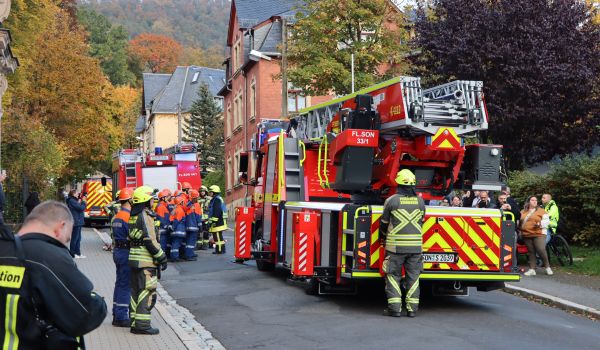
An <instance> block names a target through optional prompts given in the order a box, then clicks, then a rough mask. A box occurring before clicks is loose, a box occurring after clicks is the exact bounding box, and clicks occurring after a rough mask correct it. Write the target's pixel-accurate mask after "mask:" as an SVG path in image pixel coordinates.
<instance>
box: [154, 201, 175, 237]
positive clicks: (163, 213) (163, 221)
mask: <svg viewBox="0 0 600 350" xmlns="http://www.w3.org/2000/svg"><path fill="white" fill-rule="evenodd" d="M156 218H157V219H158V221H159V223H160V224H159V228H160V230H159V231H160V234H163V233H165V232H166V231H167V227H169V225H170V224H171V211H170V210H169V205H168V204H167V202H165V201H160V203H158V206H157V207H156Z"/></svg>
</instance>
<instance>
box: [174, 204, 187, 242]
mask: <svg viewBox="0 0 600 350" xmlns="http://www.w3.org/2000/svg"><path fill="white" fill-rule="evenodd" d="M171 222H172V223H173V232H171V235H172V236H176V237H185V210H184V209H183V207H182V206H181V205H177V206H176V207H175V209H174V210H173V213H171Z"/></svg>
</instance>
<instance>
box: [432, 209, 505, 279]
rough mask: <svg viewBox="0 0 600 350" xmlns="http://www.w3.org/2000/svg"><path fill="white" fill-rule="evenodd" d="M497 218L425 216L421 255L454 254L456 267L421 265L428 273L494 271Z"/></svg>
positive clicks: (496, 267) (497, 252) (497, 257)
mask: <svg viewBox="0 0 600 350" xmlns="http://www.w3.org/2000/svg"><path fill="white" fill-rule="evenodd" d="M500 220H501V219H500V218H499V217H471V216H444V217H443V220H439V221H438V220H437V217H436V216H428V217H426V218H425V222H424V224H423V232H424V233H423V251H424V252H426V253H457V254H458V261H457V262H456V263H439V264H436V265H437V266H436V267H434V266H433V265H434V263H425V264H424V265H425V266H424V268H425V269H431V270H468V271H497V270H499V267H500V234H501V232H500Z"/></svg>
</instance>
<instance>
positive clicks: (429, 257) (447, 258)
mask: <svg viewBox="0 0 600 350" xmlns="http://www.w3.org/2000/svg"><path fill="white" fill-rule="evenodd" d="M454 257H455V255H454V254H427V253H426V254H423V262H426V263H453V262H454Z"/></svg>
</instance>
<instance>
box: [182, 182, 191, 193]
mask: <svg viewBox="0 0 600 350" xmlns="http://www.w3.org/2000/svg"><path fill="white" fill-rule="evenodd" d="M191 189H192V185H191V184H190V183H189V182H184V183H182V184H181V190H182V191H185V190H191Z"/></svg>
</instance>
